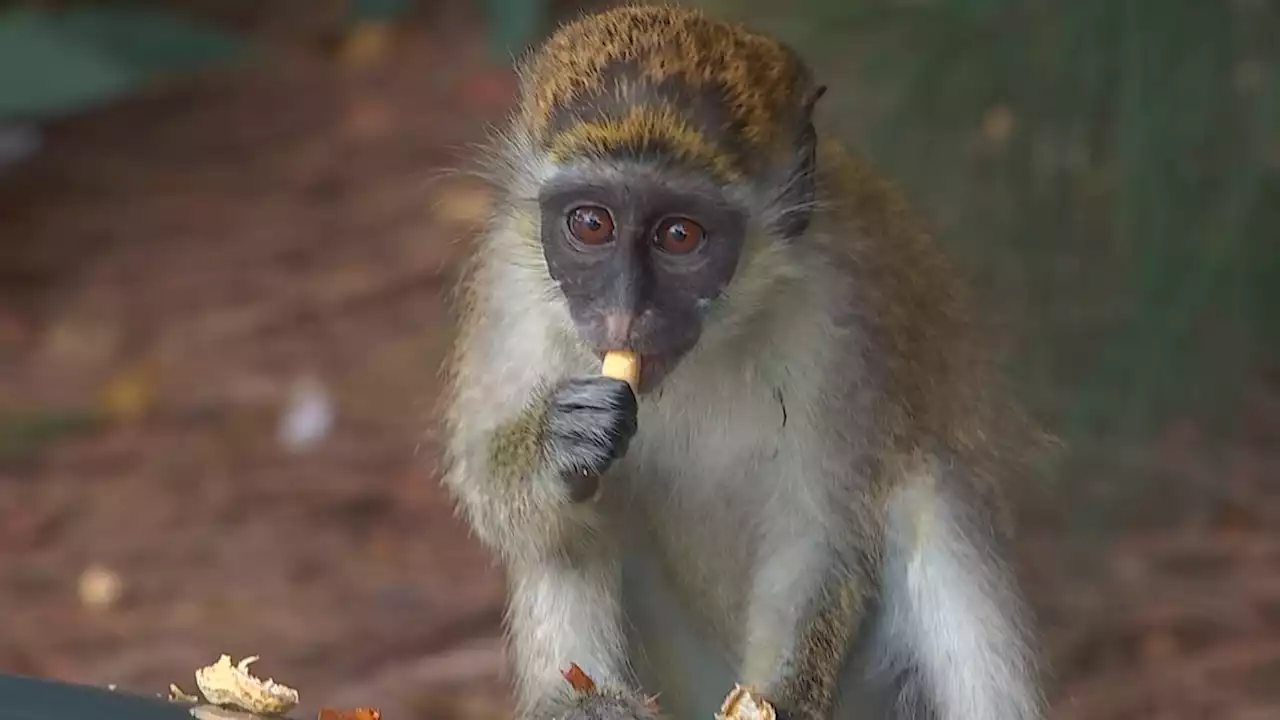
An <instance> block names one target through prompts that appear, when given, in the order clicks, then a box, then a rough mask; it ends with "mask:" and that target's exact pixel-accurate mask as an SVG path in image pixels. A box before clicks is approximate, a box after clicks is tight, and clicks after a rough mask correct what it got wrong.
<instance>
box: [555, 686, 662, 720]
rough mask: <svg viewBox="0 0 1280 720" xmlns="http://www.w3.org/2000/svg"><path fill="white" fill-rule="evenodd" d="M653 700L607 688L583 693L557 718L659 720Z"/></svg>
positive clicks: (579, 719)
mask: <svg viewBox="0 0 1280 720" xmlns="http://www.w3.org/2000/svg"><path fill="white" fill-rule="evenodd" d="M657 718H658V708H657V705H656V704H654V703H653V701H651V700H648V699H645V698H642V697H640V696H638V695H631V694H623V693H617V692H611V691H607V690H593V691H591V692H587V693H582V694H581V695H580V696H579V698H578V701H577V703H575V704H574V705H573V706H572V707H571V708H569V710H568V712H565V713H564V714H563V715H560V716H559V717H557V718H556V720H657Z"/></svg>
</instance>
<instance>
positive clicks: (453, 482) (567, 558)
mask: <svg viewBox="0 0 1280 720" xmlns="http://www.w3.org/2000/svg"><path fill="white" fill-rule="evenodd" d="M463 362H464V365H465V364H466V362H471V363H472V364H471V365H470V367H471V368H472V369H473V370H478V369H480V368H484V367H485V361H484V360H479V359H474V358H472V359H464V361H463ZM486 369H490V368H486ZM491 370H492V372H491V373H487V375H488V377H489V378H490V380H489V382H475V381H468V378H466V377H463V378H462V379H461V382H459V384H458V388H457V390H456V392H457V397H456V399H455V401H454V407H453V409H452V412H451V415H452V418H453V427H452V432H451V439H450V455H451V458H452V463H451V467H450V470H449V472H448V473H447V474H446V476H445V484H446V486H447V487H448V488H449V489H450V490H451V492H452V493H453V494H454V495H455V497H456V498H457V499H458V501H459V505H460V507H461V508H462V510H463V512H464V513H465V514H466V516H467V518H468V520H469V521H470V524H471V526H472V528H473V529H474V531H475V533H476V535H477V536H478V537H479V538H480V539H481V540H482V541H483V542H484V543H485V544H486V545H488V546H489V547H490V549H491V550H493V551H494V552H495V554H497V555H498V557H499V558H500V559H501V561H502V563H503V565H504V567H505V569H506V572H507V580H508V584H509V607H508V614H507V620H508V632H509V637H510V651H511V654H512V658H511V659H512V661H513V665H514V670H515V673H516V680H517V686H518V693H519V699H520V710H521V712H520V716H521V717H525V718H547V717H551V716H553V715H554V716H557V717H559V716H561V715H563V714H564V713H565V712H566V711H568V710H570V706H571V705H572V704H573V703H574V702H575V701H574V700H573V699H571V697H572V696H571V694H570V692H569V690H570V688H569V686H568V684H567V683H566V682H565V680H564V678H563V677H562V676H561V674H560V673H561V671H562V670H564V669H565V668H567V667H568V666H569V664H570V663H571V662H574V663H577V664H578V665H579V666H581V667H582V668H583V669H584V670H585V671H586V672H587V673H589V674H590V675H591V677H593V678H595V679H596V681H597V683H598V684H599V686H600V688H601V690H602V692H606V693H613V694H614V695H616V696H617V697H619V698H623V697H631V693H630V690H629V688H630V687H631V684H630V675H629V667H628V665H627V663H626V658H625V655H624V651H623V648H624V647H625V645H624V635H623V629H622V626H621V606H620V601H619V597H618V593H619V570H618V562H617V557H616V550H615V548H614V547H612V546H611V544H610V543H609V542H608V541H607V540H608V538H607V535H606V534H604V533H600V532H598V530H599V528H598V523H599V521H600V518H599V514H598V510H597V509H596V507H595V506H594V505H593V504H591V503H586V502H582V500H583V499H584V498H583V497H582V494H581V493H580V492H578V488H579V485H578V484H576V483H575V482H574V481H573V478H575V477H581V476H583V475H584V474H585V475H592V474H595V473H598V472H600V471H603V470H604V469H605V468H606V467H607V466H608V464H609V463H610V462H611V461H612V460H613V459H615V458H616V456H618V455H619V454H620V453H621V452H624V451H625V448H626V444H627V441H628V440H629V439H630V436H631V434H632V433H633V432H634V422H635V398H634V395H633V394H632V393H631V391H630V389H629V388H628V387H627V386H626V384H625V383H623V382H621V381H616V380H612V379H610V378H597V377H586V378H575V379H570V380H567V381H557V382H551V383H548V382H543V381H542V380H540V379H533V380H530V379H528V378H525V377H523V376H522V375H521V373H522V372H524V371H523V370H522V369H521V368H520V367H516V366H514V365H512V366H506V367H493V368H491ZM521 387H524V388H526V389H525V390H521ZM634 695H635V697H639V695H638V693H635V694H634ZM597 704H598V703H597ZM633 716H634V715H633Z"/></svg>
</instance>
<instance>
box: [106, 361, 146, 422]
mask: <svg viewBox="0 0 1280 720" xmlns="http://www.w3.org/2000/svg"><path fill="white" fill-rule="evenodd" d="M157 374H158V373H157V371H156V367H155V365H154V363H151V362H149V361H143V362H140V363H137V364H135V365H132V366H130V367H129V368H127V369H125V370H124V371H123V372H121V373H119V374H117V375H116V376H115V377H113V378H111V379H110V380H109V381H107V384H106V385H105V386H103V388H102V398H101V406H102V411H103V412H104V413H105V414H106V415H107V417H108V418H110V419H111V420H112V421H113V422H118V423H122V424H132V423H136V422H138V421H139V420H141V419H142V418H143V417H145V416H146V414H147V412H148V411H149V410H150V409H151V406H152V405H153V404H154V403H155V396H156V391H155V388H156V379H157Z"/></svg>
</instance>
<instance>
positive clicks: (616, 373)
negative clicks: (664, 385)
mask: <svg viewBox="0 0 1280 720" xmlns="http://www.w3.org/2000/svg"><path fill="white" fill-rule="evenodd" d="M600 374H602V375H604V376H605V377H611V378H614V379H615V380H625V381H626V383H627V384H628V385H630V386H631V389H632V390H636V389H637V388H638V387H639V386H640V356H639V355H637V354H636V353H633V352H630V351H627V350H610V351H609V352H607V353H605V356H604V365H603V366H601V368H600Z"/></svg>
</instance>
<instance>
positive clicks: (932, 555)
mask: <svg viewBox="0 0 1280 720" xmlns="http://www.w3.org/2000/svg"><path fill="white" fill-rule="evenodd" d="M948 472H951V471H949V470H943V469H941V468H939V467H938V466H936V465H935V466H934V467H933V468H929V469H927V470H925V471H922V472H921V474H920V476H919V477H916V478H910V479H908V481H907V482H904V483H902V484H901V485H899V486H898V487H897V488H896V489H895V490H893V491H892V493H891V494H890V497H889V503H888V513H887V527H886V535H887V537H886V547H885V556H884V565H883V569H882V591H881V598H880V608H879V612H878V613H877V619H876V622H875V623H874V626H873V627H872V628H870V631H871V635H870V637H869V638H868V640H869V642H868V651H869V656H868V658H867V659H868V661H869V663H868V665H869V670H870V672H871V679H872V681H873V682H874V683H875V684H877V685H879V686H880V687H882V688H886V689H887V690H888V691H889V692H890V693H891V699H890V702H891V706H892V708H893V710H892V713H891V717H893V718H901V719H904V720H905V719H907V718H911V719H913V720H914V719H917V718H929V719H933V718H937V719H939V720H969V719H970V718H984V719H986V720H1037V719H1038V718H1041V717H1043V705H1042V700H1041V696H1040V694H1039V691H1038V689H1037V682H1036V680H1037V679H1036V678H1035V677H1034V672H1035V670H1034V667H1035V662H1034V656H1033V654H1032V653H1031V652H1030V651H1029V650H1028V645H1027V642H1026V635H1025V630H1024V628H1023V626H1022V623H1021V618H1022V605H1021V601H1020V598H1019V597H1018V595H1017V592H1016V591H1015V589H1014V586H1013V584H1012V583H1011V582H1010V578H1009V576H1008V571H1007V570H1006V569H1005V567H1004V566H1003V565H1002V563H1001V562H1000V560H999V559H998V557H997V555H996V554H995V552H994V544H993V543H992V542H991V540H992V534H991V533H992V531H991V529H990V525H989V523H987V522H985V521H984V520H982V519H981V516H980V515H979V514H977V513H975V512H973V511H972V510H970V509H969V508H968V507H966V506H965V504H964V503H963V501H962V500H961V499H960V498H961V496H960V495H958V494H956V492H955V489H956V488H957V487H959V486H960V483H961V482H962V478H958V477H947V476H946V473H948ZM854 716H855V717H856V711H855V713H854Z"/></svg>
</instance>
